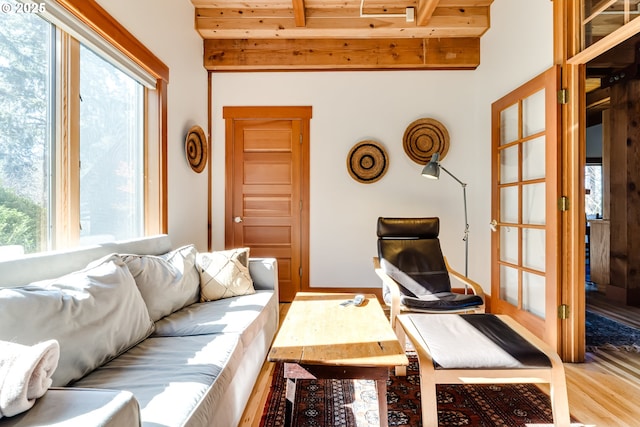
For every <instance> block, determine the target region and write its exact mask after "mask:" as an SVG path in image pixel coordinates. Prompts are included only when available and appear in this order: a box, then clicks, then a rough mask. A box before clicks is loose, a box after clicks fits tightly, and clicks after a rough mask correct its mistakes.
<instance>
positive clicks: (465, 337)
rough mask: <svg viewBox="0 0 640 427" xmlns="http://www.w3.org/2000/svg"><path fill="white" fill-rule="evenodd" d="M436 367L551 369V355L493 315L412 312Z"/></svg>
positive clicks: (411, 316) (414, 321)
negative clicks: (549, 356)
mask: <svg viewBox="0 0 640 427" xmlns="http://www.w3.org/2000/svg"><path fill="white" fill-rule="evenodd" d="M409 318H410V319H411V321H412V322H413V324H414V325H415V326H416V329H417V330H418V331H419V332H420V336H421V338H422V340H423V342H424V343H425V345H426V347H427V350H428V351H429V354H430V355H431V358H432V359H433V361H434V365H435V367H436V369H523V368H547V369H548V368H549V367H551V362H550V361H549V358H548V357H547V356H546V355H545V354H544V353H543V352H542V351H540V350H539V349H538V348H537V347H535V346H534V345H533V344H531V343H530V342H529V341H527V340H526V339H524V338H523V337H522V336H521V335H520V334H518V333H517V332H516V331H514V330H513V329H511V327H509V326H508V325H507V324H506V323H504V322H503V321H502V320H500V319H499V318H498V317H496V316H495V315H492V314H410V315H409Z"/></svg>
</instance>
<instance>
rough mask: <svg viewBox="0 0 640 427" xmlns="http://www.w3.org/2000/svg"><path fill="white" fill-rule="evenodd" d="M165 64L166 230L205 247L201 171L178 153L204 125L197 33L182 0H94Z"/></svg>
mask: <svg viewBox="0 0 640 427" xmlns="http://www.w3.org/2000/svg"><path fill="white" fill-rule="evenodd" d="M98 3H100V5H101V6H102V7H103V8H104V9H105V10H106V11H107V12H109V14H111V15H112V16H113V17H114V18H115V19H116V20H118V22H120V23H121V24H122V25H123V26H124V27H125V28H127V30H129V31H130V32H131V33H132V34H133V35H134V36H135V37H136V38H137V39H138V40H140V42H142V43H143V44H144V45H145V46H146V47H147V48H148V49H149V50H151V51H152V52H153V53H154V54H155V55H156V56H157V57H158V58H160V60H162V61H163V62H164V63H165V64H166V65H167V66H168V67H169V69H170V76H169V86H168V92H167V99H168V126H167V132H168V171H169V172H168V180H169V189H168V200H169V212H168V218H169V235H170V236H171V241H172V243H173V244H174V245H176V246H177V245H182V244H186V243H194V244H195V245H196V246H197V248H198V249H199V250H206V249H207V171H206V169H205V171H204V172H202V173H201V174H196V173H195V172H193V171H192V170H191V168H190V167H189V165H188V163H187V161H186V158H185V153H184V140H185V137H186V134H187V132H188V131H189V129H190V128H191V126H193V125H199V126H201V127H202V128H203V129H205V131H206V130H207V72H206V70H205V69H204V67H203V65H202V64H203V45H202V39H201V37H200V36H199V35H198V33H197V32H196V31H195V29H194V13H195V12H194V7H193V5H192V4H191V2H189V1H188V0H182V1H176V0H136V1H131V0H98Z"/></svg>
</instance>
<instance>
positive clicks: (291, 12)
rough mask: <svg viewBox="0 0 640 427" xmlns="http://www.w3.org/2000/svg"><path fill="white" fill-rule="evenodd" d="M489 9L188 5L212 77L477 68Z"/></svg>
mask: <svg viewBox="0 0 640 427" xmlns="http://www.w3.org/2000/svg"><path fill="white" fill-rule="evenodd" d="M492 2H493V0H386V1H384V0H363V1H362V0H262V1H258V0H248V1H241V0H191V3H193V5H194V6H195V8H196V12H195V15H196V16H195V27H196V30H197V31H198V32H199V33H200V35H201V36H202V38H203V39H204V66H205V68H206V69H208V70H211V71H257V70H343V69H349V70H354V69H362V70H367V69H376V70H388V69H416V70H424V69H474V68H476V67H477V66H478V65H479V64H480V37H481V36H482V35H483V34H484V33H485V32H486V31H487V30H488V29H489V24H490V14H489V10H490V6H491V3H492ZM412 16H413V19H412Z"/></svg>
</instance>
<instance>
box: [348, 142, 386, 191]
mask: <svg viewBox="0 0 640 427" xmlns="http://www.w3.org/2000/svg"><path fill="white" fill-rule="evenodd" d="M388 167H389V159H388V157H387V153H386V151H385V150H384V148H383V147H382V145H380V144H379V143H377V142H375V141H369V140H366V141H361V142H359V143H357V144H356V145H354V146H353V148H352V149H351V151H349V155H348V156H347V170H348V171H349V175H351V177H352V178H353V179H355V180H356V181H358V182H361V183H363V184H371V183H372V182H376V181H378V180H379V179H380V178H382V177H383V176H384V174H385V173H386V172H387V168H388Z"/></svg>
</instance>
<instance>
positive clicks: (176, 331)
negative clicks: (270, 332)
mask: <svg viewBox="0 0 640 427" xmlns="http://www.w3.org/2000/svg"><path fill="white" fill-rule="evenodd" d="M277 324H278V298H277V296H276V295H275V293H274V292H273V291H257V292H256V293H255V294H252V295H245V296H239V297H233V298H225V299H221V300H218V301H210V302H202V303H197V304H193V305H190V306H189V307H186V308H184V309H182V310H180V311H178V312H176V313H173V314H172V315H171V316H167V317H165V318H164V319H162V320H161V321H159V322H157V323H156V328H155V331H154V333H153V334H152V336H155V337H159V336H164V337H175V336H190V335H205V334H222V333H225V334H240V335H242V338H241V339H242V341H243V342H244V344H245V345H247V346H248V345H249V344H250V343H251V342H252V341H253V339H254V338H255V337H256V335H258V334H259V333H260V332H261V331H262V330H264V329H265V328H267V326H268V327H269V328H276V327H277Z"/></svg>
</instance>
